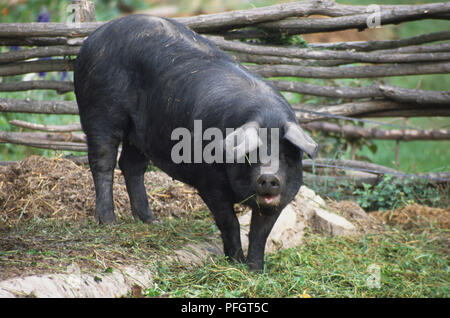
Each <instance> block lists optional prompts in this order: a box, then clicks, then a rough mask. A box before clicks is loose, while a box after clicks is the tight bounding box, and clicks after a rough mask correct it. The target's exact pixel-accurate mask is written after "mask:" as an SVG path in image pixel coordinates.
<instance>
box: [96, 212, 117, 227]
mask: <svg viewBox="0 0 450 318" xmlns="http://www.w3.org/2000/svg"><path fill="white" fill-rule="evenodd" d="M94 217H95V220H97V222H98V223H99V224H114V223H117V219H116V216H115V215H114V212H112V213H97V212H96V213H95V214H94Z"/></svg>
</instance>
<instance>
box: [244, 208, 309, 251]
mask: <svg viewBox="0 0 450 318" xmlns="http://www.w3.org/2000/svg"><path fill="white" fill-rule="evenodd" d="M250 219H251V211H250V212H247V213H245V214H243V215H242V216H240V217H239V223H240V224H241V242H242V248H243V249H244V251H246V250H247V249H248V233H249V231H250ZM304 229H305V222H304V218H303V216H302V214H301V213H299V211H298V210H296V209H294V207H293V206H292V205H290V204H289V205H288V206H287V207H286V208H285V209H284V210H283V211H282V212H281V214H280V216H279V217H278V220H277V222H276V223H275V225H274V226H273V228H272V231H271V232H270V235H269V237H268V239H267V243H266V252H268V253H273V252H276V251H279V250H281V249H285V248H290V247H294V246H296V245H299V244H300V243H301V242H302V238H303V233H304Z"/></svg>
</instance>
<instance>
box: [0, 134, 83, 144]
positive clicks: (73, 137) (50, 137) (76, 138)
mask: <svg viewBox="0 0 450 318" xmlns="http://www.w3.org/2000/svg"><path fill="white" fill-rule="evenodd" d="M9 136H10V137H11V138H16V137H18V138H20V139H23V140H26V139H29V140H41V141H64V142H69V141H70V142H75V143H83V144H85V143H86V135H85V134H83V133H74V132H65V133H42V132H9ZM0 142H1V141H0ZM3 143H4V142H3Z"/></svg>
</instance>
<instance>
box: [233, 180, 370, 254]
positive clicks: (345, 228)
mask: <svg viewBox="0 0 450 318" xmlns="http://www.w3.org/2000/svg"><path fill="white" fill-rule="evenodd" d="M355 205H356V206H357V207H358V208H359V209H361V208H360V207H359V206H358V205H357V204H356V203H355ZM361 210H362V209H361ZM333 211H334V210H333V209H332V208H330V207H329V206H328V205H327V204H326V202H325V201H324V200H323V199H322V198H321V197H320V196H319V195H316V193H315V192H314V191H313V190H311V189H310V188H308V187H306V186H302V187H301V188H300V191H299V193H298V194H297V196H296V197H295V199H294V200H293V201H292V202H291V203H290V204H288V205H287V206H286V208H285V209H284V210H283V211H282V212H281V214H280V216H279V218H278V220H277V222H276V223H275V225H274V227H273V229H272V231H271V232H270V235H269V238H268V239H267V243H266V252H268V253H271V252H276V251H278V250H281V249H285V248H290V247H294V246H296V245H299V244H301V243H302V239H303V235H304V231H305V228H306V227H307V226H309V227H310V228H312V229H313V230H314V231H316V232H319V233H322V234H324V235H356V234H358V233H359V232H358V230H357V228H356V226H355V225H353V224H352V223H351V222H349V221H348V220H347V219H345V218H344V217H342V216H339V215H337V214H335V213H333ZM355 213H356V214H357V215H359V216H360V217H364V214H362V213H365V212H364V211H362V212H361V211H359V210H358V211H357V212H355ZM250 219H251V211H249V212H247V213H244V214H243V215H241V216H240V217H239V223H240V224H241V241H242V248H243V249H244V251H246V250H247V249H248V232H249V230H250Z"/></svg>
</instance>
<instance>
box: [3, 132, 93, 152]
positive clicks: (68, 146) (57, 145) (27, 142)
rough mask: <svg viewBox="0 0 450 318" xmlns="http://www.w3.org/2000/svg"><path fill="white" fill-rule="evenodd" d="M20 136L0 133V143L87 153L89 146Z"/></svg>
mask: <svg viewBox="0 0 450 318" xmlns="http://www.w3.org/2000/svg"><path fill="white" fill-rule="evenodd" d="M19 134H20V133H11V132H5V131H0V141H2V142H7V143H12V144H16V145H24V146H29V147H35V148H42V149H51V150H68V151H80V152H87V145H86V144H83V143H79V142H70V141H67V142H66V141H53V140H42V139H32V138H29V137H27V136H25V137H23V136H21V135H19Z"/></svg>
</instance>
